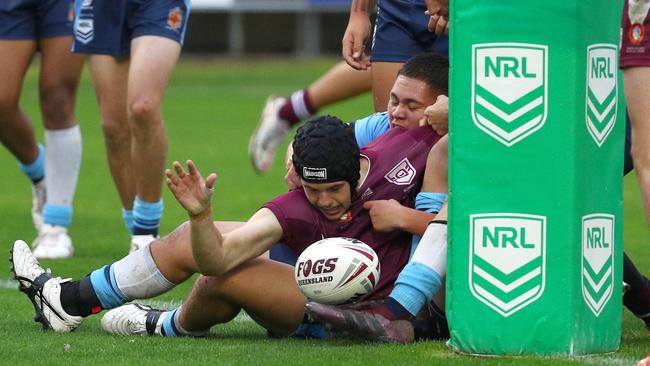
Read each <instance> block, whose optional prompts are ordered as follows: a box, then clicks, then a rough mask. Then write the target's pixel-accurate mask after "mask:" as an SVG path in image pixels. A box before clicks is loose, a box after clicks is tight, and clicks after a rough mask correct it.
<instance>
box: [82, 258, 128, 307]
mask: <svg viewBox="0 0 650 366" xmlns="http://www.w3.org/2000/svg"><path fill="white" fill-rule="evenodd" d="M90 283H91V284H92V285H93V288H94V289H95V295H97V298H98V299H99V302H101V304H102V307H103V308H104V309H112V308H116V307H118V306H120V305H123V304H124V303H126V302H128V301H130V300H132V299H128V298H127V297H126V296H125V295H124V294H123V293H122V291H120V289H119V288H118V287H117V281H115V273H114V272H113V265H110V266H104V267H102V268H100V269H97V270H95V271H93V272H92V273H91V274H90Z"/></svg>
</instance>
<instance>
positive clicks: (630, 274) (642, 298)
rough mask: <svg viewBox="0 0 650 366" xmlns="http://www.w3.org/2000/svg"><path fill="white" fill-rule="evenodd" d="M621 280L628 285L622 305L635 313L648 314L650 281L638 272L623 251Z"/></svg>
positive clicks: (649, 307) (649, 311)
mask: <svg viewBox="0 0 650 366" xmlns="http://www.w3.org/2000/svg"><path fill="white" fill-rule="evenodd" d="M623 281H625V283H627V284H628V285H629V286H630V288H629V289H628V290H627V292H626V293H625V295H624V296H623V305H625V307H626V308H628V309H629V310H630V311H631V312H632V313H634V314H635V315H646V314H649V313H650V281H648V278H647V277H646V276H644V275H642V274H641V273H640V272H639V270H638V269H637V268H636V266H635V265H634V263H633V262H632V260H631V259H630V258H629V257H628V256H627V254H625V253H623Z"/></svg>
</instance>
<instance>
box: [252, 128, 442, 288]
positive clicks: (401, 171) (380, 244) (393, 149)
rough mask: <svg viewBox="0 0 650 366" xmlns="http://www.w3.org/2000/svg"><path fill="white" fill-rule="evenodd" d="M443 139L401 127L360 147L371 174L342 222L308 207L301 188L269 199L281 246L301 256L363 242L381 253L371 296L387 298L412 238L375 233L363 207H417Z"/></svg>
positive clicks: (428, 131)
mask: <svg viewBox="0 0 650 366" xmlns="http://www.w3.org/2000/svg"><path fill="white" fill-rule="evenodd" d="M439 139H440V136H438V135H437V134H436V133H435V132H433V131H432V130H431V127H429V126H425V127H420V128H416V129H410V130H407V129H403V128H399V127H397V128H394V129H391V130H390V131H388V132H387V133H385V134H384V135H383V136H381V137H380V138H378V139H377V140H375V141H374V142H373V143H371V144H369V145H368V146H367V147H365V148H362V149H361V154H362V155H364V156H365V157H367V158H368V160H369V161H370V164H369V168H368V174H367V176H366V179H365V181H364V182H363V185H362V186H361V187H360V188H359V190H358V191H357V193H356V194H355V196H354V198H353V199H352V203H351V206H350V210H349V211H348V213H347V217H345V218H344V219H341V220H338V221H332V220H328V219H327V218H326V217H325V216H323V214H322V213H321V212H320V211H319V210H318V209H317V208H315V207H314V206H312V205H311V204H310V203H309V201H308V200H307V197H306V196H305V193H304V191H303V190H302V189H298V190H294V191H292V192H289V193H286V194H284V195H282V196H279V197H277V198H275V199H273V200H271V201H269V202H268V203H267V204H265V205H264V207H266V208H268V209H270V210H271V211H272V212H273V214H274V215H275V216H276V217H277V219H278V221H279V222H280V225H282V230H283V236H282V239H281V242H282V243H284V244H286V245H287V246H289V247H290V248H291V249H293V250H294V251H295V252H296V253H301V252H302V251H303V250H304V249H305V248H306V247H307V246H309V245H310V244H311V243H314V242H316V241H318V240H321V239H323V238H329V237H335V236H343V237H349V238H356V239H359V240H361V241H363V242H364V243H366V244H368V245H369V246H370V247H371V248H373V249H374V250H375V252H377V255H378V256H379V261H380V263H381V278H380V280H379V283H378V284H377V286H376V287H375V290H374V292H373V294H375V295H377V296H376V297H383V296H386V295H387V294H388V291H389V290H390V289H391V288H392V286H393V283H394V282H395V280H396V279H397V275H398V274H399V272H400V271H401V270H402V268H403V267H404V265H406V262H407V261H408V258H409V253H410V250H411V234H409V233H406V232H403V231H394V232H389V233H386V232H379V231H375V230H374V229H373V227H372V221H371V220H370V215H369V214H368V210H366V209H364V208H363V203H364V202H366V201H371V200H388V199H395V200H397V201H398V202H400V203H401V204H402V205H404V206H408V207H414V206H415V195H416V194H417V192H419V190H420V186H421V183H422V178H423V176H424V168H425V166H426V161H427V155H428V153H429V150H430V149H431V147H432V146H433V144H434V143H436V142H437V141H438V140H439Z"/></svg>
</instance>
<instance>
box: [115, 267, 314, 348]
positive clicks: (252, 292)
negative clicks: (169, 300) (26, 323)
mask: <svg viewBox="0 0 650 366" xmlns="http://www.w3.org/2000/svg"><path fill="white" fill-rule="evenodd" d="M305 302H306V299H305V297H304V295H303V294H302V293H300V291H299V290H298V288H297V287H296V285H295V280H294V275H293V267H291V266H289V265H286V264H283V263H278V262H275V261H272V260H268V259H263V258H256V259H252V260H250V261H248V262H246V263H244V264H242V265H241V266H239V267H237V268H236V269H234V270H232V271H230V272H228V273H227V274H225V275H223V276H220V277H206V276H201V277H199V278H198V279H197V281H196V282H195V284H194V287H193V288H192V292H191V293H190V294H189V296H188V297H187V299H186V300H185V301H184V302H183V305H182V306H181V307H179V308H177V309H174V310H171V311H160V310H155V309H150V308H146V307H143V306H141V305H136V304H129V305H125V306H122V307H119V308H117V309H113V310H111V311H109V312H108V313H106V315H105V316H104V318H103V319H102V327H103V328H104V330H106V331H108V332H110V333H116V334H123V335H129V334H142V335H144V334H149V335H163V336H200V335H205V334H206V333H207V332H208V330H209V329H210V327H211V326H213V325H215V324H221V323H226V322H228V321H230V320H232V319H233V318H234V317H235V316H237V314H239V312H240V311H241V310H242V309H244V310H246V313H247V314H248V315H250V316H251V317H252V318H253V319H254V320H255V321H256V322H257V323H258V324H260V325H262V326H263V327H265V328H266V329H267V330H269V332H271V333H272V334H274V335H280V336H282V335H288V334H291V333H292V332H293V331H295V329H296V328H297V327H298V325H299V323H300V322H301V321H302V319H303V316H304V305H305Z"/></svg>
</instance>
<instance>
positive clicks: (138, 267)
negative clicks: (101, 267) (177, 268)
mask: <svg viewBox="0 0 650 366" xmlns="http://www.w3.org/2000/svg"><path fill="white" fill-rule="evenodd" d="M112 266H113V273H114V274H115V282H117V287H118V288H119V289H120V291H121V292H122V294H124V296H125V297H126V298H127V299H129V300H134V299H149V298H152V297H154V296H158V295H160V294H162V293H165V292H167V291H169V290H171V289H172V288H174V286H176V285H174V284H173V283H171V282H169V280H167V279H166V278H165V276H163V274H162V273H160V270H159V269H158V266H157V265H156V262H155V261H154V260H153V257H152V256H151V251H150V248H148V247H147V248H143V249H141V250H136V251H135V252H133V253H130V254H129V255H127V256H126V257H124V258H122V259H120V260H119V261H117V262H115V263H113V264H112Z"/></svg>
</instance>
